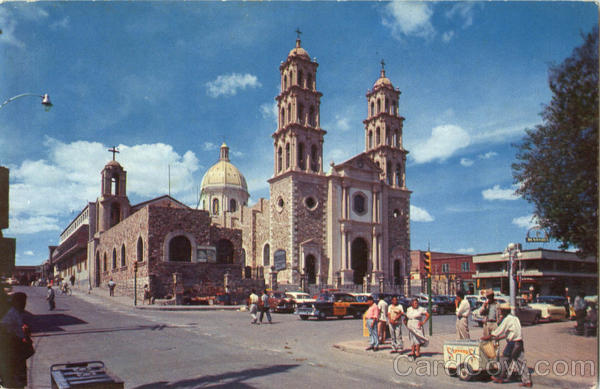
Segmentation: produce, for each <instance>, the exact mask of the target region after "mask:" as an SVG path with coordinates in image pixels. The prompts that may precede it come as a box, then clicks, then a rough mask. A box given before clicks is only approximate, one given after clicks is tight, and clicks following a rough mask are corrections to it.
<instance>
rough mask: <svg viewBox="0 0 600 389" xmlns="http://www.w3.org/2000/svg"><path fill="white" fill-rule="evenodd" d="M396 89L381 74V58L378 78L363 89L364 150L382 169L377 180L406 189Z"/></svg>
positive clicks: (405, 152)
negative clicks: (364, 110)
mask: <svg viewBox="0 0 600 389" xmlns="http://www.w3.org/2000/svg"><path fill="white" fill-rule="evenodd" d="M399 97H400V90H399V89H397V88H394V86H393V85H392V82H391V81H390V80H389V79H388V78H387V77H386V76H385V62H383V61H381V73H380V76H379V79H377V81H376V82H375V84H374V85H373V89H372V90H370V91H368V92H367V104H368V107H367V112H368V114H367V119H366V120H364V121H363V123H364V125H365V152H366V153H367V155H368V156H369V157H370V158H371V159H372V160H373V162H375V163H376V164H377V166H379V167H380V168H381V170H382V173H381V180H382V181H384V182H385V183H386V184H388V185H389V186H390V187H393V188H399V189H406V176H405V167H406V154H408V152H407V151H406V150H404V148H403V146H402V126H403V122H404V118H403V117H402V116H400V115H399V114H398V100H399Z"/></svg>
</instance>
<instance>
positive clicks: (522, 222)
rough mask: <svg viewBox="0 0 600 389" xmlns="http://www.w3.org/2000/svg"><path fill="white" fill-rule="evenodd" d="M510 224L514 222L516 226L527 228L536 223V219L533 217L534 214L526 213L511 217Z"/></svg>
mask: <svg viewBox="0 0 600 389" xmlns="http://www.w3.org/2000/svg"><path fill="white" fill-rule="evenodd" d="M512 224H514V225H515V226H517V227H520V228H524V229H527V230H528V229H530V228H532V227H534V226H536V225H537V220H536V218H535V215H527V216H521V217H516V218H514V219H512Z"/></svg>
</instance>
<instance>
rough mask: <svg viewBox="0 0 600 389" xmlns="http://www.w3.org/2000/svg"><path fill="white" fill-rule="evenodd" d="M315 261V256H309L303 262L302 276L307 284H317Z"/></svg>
mask: <svg viewBox="0 0 600 389" xmlns="http://www.w3.org/2000/svg"><path fill="white" fill-rule="evenodd" d="M316 264H317V260H316V259H315V256H314V255H312V254H309V255H308V256H307V257H306V259H305V262H304V274H306V278H307V281H308V283H309V284H316V283H317V271H316V267H317V266H316Z"/></svg>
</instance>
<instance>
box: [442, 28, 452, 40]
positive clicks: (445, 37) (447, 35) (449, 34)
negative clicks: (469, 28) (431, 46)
mask: <svg viewBox="0 0 600 389" xmlns="http://www.w3.org/2000/svg"><path fill="white" fill-rule="evenodd" d="M453 37H454V31H446V32H445V33H444V34H443V35H442V40H443V41H444V42H446V43H448V42H450V41H451V40H452V38H453Z"/></svg>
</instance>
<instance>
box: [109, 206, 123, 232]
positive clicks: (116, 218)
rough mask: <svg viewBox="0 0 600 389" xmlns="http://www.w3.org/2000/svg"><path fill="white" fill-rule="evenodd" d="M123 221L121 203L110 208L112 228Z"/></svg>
mask: <svg viewBox="0 0 600 389" xmlns="http://www.w3.org/2000/svg"><path fill="white" fill-rule="evenodd" d="M120 221H121V207H120V206H119V203H113V204H112V205H111V206H110V226H111V227H113V226H115V225H117V224H118V223H119V222H120Z"/></svg>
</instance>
